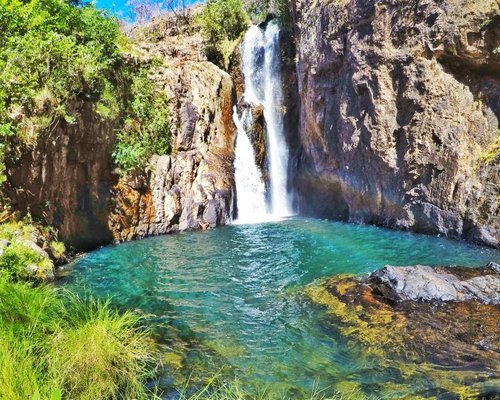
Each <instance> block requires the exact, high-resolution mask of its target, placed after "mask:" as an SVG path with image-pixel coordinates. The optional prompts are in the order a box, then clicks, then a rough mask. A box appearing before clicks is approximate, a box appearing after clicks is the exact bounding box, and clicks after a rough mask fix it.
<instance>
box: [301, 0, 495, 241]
mask: <svg viewBox="0 0 500 400" xmlns="http://www.w3.org/2000/svg"><path fill="white" fill-rule="evenodd" d="M294 20H295V22H294V24H295V29H296V41H297V49H298V85H299V93H300V106H301V111H300V126H299V140H300V143H299V146H298V147H297V149H296V160H295V161H296V163H295V164H296V165H295V166H296V169H297V173H296V178H295V187H296V190H297V193H298V198H299V208H300V210H301V211H302V212H304V213H306V214H313V215H320V216H325V217H333V218H338V219H343V220H350V221H354V222H365V223H373V224H378V225H384V226H388V227H393V228H398V229H409V230H414V231H418V232H425V233H430V234H443V235H446V236H449V237H453V238H465V239H468V240H471V241H474V242H478V243H482V244H487V245H490V246H498V245H499V240H500V207H499V193H500V163H499V161H500V160H499V157H498V137H499V132H500V131H499V119H500V79H499V78H500V48H499V46H500V8H499V4H498V2H496V1H495V0H478V1H467V0H442V1H441V0H423V1H416V0H408V1H396V0H383V1H377V2H374V1H371V0H350V1H345V0H342V1H341V0H337V1H322V0H319V1H313V2H310V1H308V0H297V1H295V2H294Z"/></svg>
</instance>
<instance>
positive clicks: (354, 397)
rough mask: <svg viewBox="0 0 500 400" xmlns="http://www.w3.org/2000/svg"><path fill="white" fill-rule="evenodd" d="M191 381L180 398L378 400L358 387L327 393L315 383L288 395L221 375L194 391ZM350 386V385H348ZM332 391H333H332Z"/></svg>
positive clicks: (220, 399) (225, 399) (222, 399)
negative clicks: (251, 387)
mask: <svg viewBox="0 0 500 400" xmlns="http://www.w3.org/2000/svg"><path fill="white" fill-rule="evenodd" d="M189 386H190V385H189V381H188V382H187V383H186V384H185V386H184V387H183V388H182V390H181V391H180V394H179V400H298V399H300V400H376V399H377V398H376V397H374V396H367V395H366V394H364V393H363V392H362V391H361V390H359V389H358V388H356V387H354V388H353V387H351V388H349V389H346V390H342V391H333V392H334V393H333V394H326V392H327V390H326V389H319V387H318V386H317V385H314V387H313V388H312V390H311V391H310V393H303V394H297V393H294V394H293V395H287V394H283V393H276V392H274V391H272V390H270V389H266V388H264V389H261V390H260V391H257V394H255V391H253V390H252V392H249V391H247V390H245V389H244V388H243V387H242V385H241V384H240V383H239V382H238V381H230V382H228V381H225V380H224V379H222V378H221V377H220V376H219V375H217V376H215V377H214V378H212V379H211V380H210V381H209V382H208V383H207V384H206V385H205V387H203V388H202V389H200V390H198V391H195V392H194V393H193V391H192V390H190V388H189ZM348 386H349V385H348ZM330 392H331V391H330Z"/></svg>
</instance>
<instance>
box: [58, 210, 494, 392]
mask: <svg viewBox="0 0 500 400" xmlns="http://www.w3.org/2000/svg"><path fill="white" fill-rule="evenodd" d="M489 261H496V262H500V252H499V251H496V250H492V249H487V248H482V247H478V246H474V245H470V244H466V243H462V242H455V241H451V240H448V239H444V238H437V237H430V236H425V235H417V234H412V233H403V232H397V231H391V230H386V229H382V228H376V227H370V226H358V225H349V224H343V223H337V222H330V221H321V220H315V219H301V218H293V219H288V220H284V221H281V222H274V223H264V224H256V225H234V226H228V227H224V228H220V229H217V230H211V231H206V232H189V233H181V234H177V235H170V236H164V237H156V238H150V239H146V240H142V241H136V242H131V243H126V244H122V245H117V246H109V247H105V248H102V249H100V250H98V251H95V252H92V253H89V254H87V255H85V256H84V257H82V258H80V259H78V260H77V261H75V262H74V263H72V264H71V265H70V266H68V267H67V268H66V270H65V271H64V272H63V274H62V275H63V278H62V279H61V280H60V281H59V282H60V284H61V285H64V286H66V287H68V288H70V289H72V290H76V291H86V292H87V293H91V294H92V295H94V296H96V297H108V296H111V297H112V302H113V303H114V304H116V305H117V306H119V307H122V308H127V309H138V310H140V311H141V312H143V313H145V314H147V315H148V318H149V320H150V322H151V324H152V326H153V327H154V331H155V333H156V335H157V336H158V338H159V339H160V340H161V341H162V342H163V343H165V344H166V346H168V347H167V349H166V350H165V354H166V356H165V359H166V362H165V365H166V367H165V372H164V377H163V379H162V381H161V386H163V387H169V386H171V387H174V386H175V385H176V382H178V381H179V379H181V378H182V377H184V378H185V377H188V376H190V382H192V385H193V386H195V385H196V384H197V382H202V381H203V379H208V378H210V377H211V376H214V375H216V374H219V373H220V374H222V375H223V376H226V375H227V376H228V377H231V379H238V381H239V382H240V383H241V385H242V386H243V387H244V388H247V389H248V390H250V391H251V390H256V391H262V389H263V388H266V389H267V390H268V391H269V393H276V394H279V395H280V396H283V397H288V398H297V399H300V398H305V397H307V396H306V394H307V393H310V392H311V391H312V390H313V388H315V387H318V388H321V389H324V392H323V393H325V394H328V393H330V392H333V391H335V390H340V389H344V388H348V389H349V390H351V389H352V390H356V391H357V392H359V393H361V394H363V395H367V396H371V395H376V396H379V397H382V398H402V397H405V396H406V397H407V398H416V396H417V395H423V393H424V392H425V393H428V390H429V387H432V386H433V385H436V384H435V383H433V382H431V381H430V379H429V380H427V379H426V376H425V373H423V374H422V379H421V380H413V381H412V382H411V383H409V384H406V383H405V385H401V384H402V383H403V381H404V378H403V377H402V374H401V371H398V370H397V369H395V368H392V367H391V362H388V363H387V364H385V365H383V364H382V363H381V362H380V360H379V359H377V358H373V357H367V356H365V354H364V352H363V349H362V348H361V347H358V346H353V345H352V343H350V342H348V341H346V340H345V338H343V337H342V336H341V335H340V334H339V333H338V331H336V330H335V326H334V324H333V325H332V324H331V323H326V321H325V310H324V309H322V307H319V306H316V305H314V304H311V303H310V302H308V301H307V300H306V299H305V297H304V296H303V294H302V293H303V289H304V287H305V286H306V285H309V284H311V283H313V282H314V281H316V280H318V279H320V278H323V277H328V276H332V275H337V274H356V275H362V274H367V273H369V272H371V271H373V270H375V269H378V268H381V267H383V266H384V265H386V264H391V265H398V266H405V265H415V264H425V265H435V266H437V265H462V266H471V267H472V266H480V265H484V264H485V263H487V262H489ZM391 387H397V390H396V389H391ZM167 393H169V394H168V395H167V397H166V398H175V392H174V391H167ZM360 396H361V395H360ZM408 396H409V397H408ZM276 397H279V396H278V395H276ZM359 398H362V397H359Z"/></svg>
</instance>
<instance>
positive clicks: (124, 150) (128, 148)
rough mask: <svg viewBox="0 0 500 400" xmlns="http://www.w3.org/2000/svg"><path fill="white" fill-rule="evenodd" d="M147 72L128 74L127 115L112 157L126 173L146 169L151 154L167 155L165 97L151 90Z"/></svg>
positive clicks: (168, 147) (167, 121)
mask: <svg viewBox="0 0 500 400" xmlns="http://www.w3.org/2000/svg"><path fill="white" fill-rule="evenodd" d="M148 72H149V70H148V69H147V68H141V69H139V70H138V71H134V70H132V71H130V74H131V77H130V78H129V79H130V81H131V84H130V90H129V93H128V95H127V98H128V99H129V101H128V107H127V110H126V115H127V116H126V118H125V123H124V127H123V129H122V130H121V131H119V132H118V134H117V139H118V143H117V146H116V150H115V152H114V154H113V156H114V159H115V162H116V164H117V165H118V166H119V167H120V168H122V169H123V170H124V171H125V172H129V171H132V170H134V169H138V168H143V167H145V165H146V164H147V162H148V161H149V159H150V158H151V156H152V155H154V154H158V155H163V154H167V153H168V152H169V151H170V147H171V146H170V140H171V138H170V124H169V117H168V98H167V95H166V94H165V93H164V92H160V91H158V90H156V89H155V88H154V86H153V83H152V82H151V80H150V79H149V77H148Z"/></svg>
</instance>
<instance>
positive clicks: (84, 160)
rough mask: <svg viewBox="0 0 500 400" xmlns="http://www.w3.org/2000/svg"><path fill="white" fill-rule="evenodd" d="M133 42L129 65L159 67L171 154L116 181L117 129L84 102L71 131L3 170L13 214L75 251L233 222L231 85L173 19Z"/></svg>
mask: <svg viewBox="0 0 500 400" xmlns="http://www.w3.org/2000/svg"><path fill="white" fill-rule="evenodd" d="M132 40H133V42H134V49H133V52H134V55H133V56H131V57H132V59H131V60H129V62H139V63H154V64H155V65H158V66H157V67H155V68H154V69H153V71H154V75H153V76H150V78H151V79H152V81H153V82H154V84H155V85H156V86H157V88H158V89H159V90H162V91H165V92H166V94H167V96H168V98H169V118H170V129H171V136H172V152H171V154H169V155H164V156H155V157H153V159H152V160H151V162H150V163H149V166H148V167H147V168H146V169H145V170H144V171H136V172H134V173H131V174H128V175H127V176H126V177H125V176H122V175H120V174H119V173H118V171H116V170H115V167H114V166H113V160H112V152H113V150H114V148H115V140H116V139H115V135H114V132H113V130H114V129H116V128H117V127H118V124H116V123H111V122H105V121H104V120H102V119H101V118H100V117H99V115H98V114H97V113H96V112H95V105H94V104H93V103H91V102H82V103H75V104H74V109H73V110H72V112H71V114H72V115H74V116H76V121H75V123H74V124H67V123H66V122H64V121H59V122H58V123H57V125H56V126H54V127H53V129H50V131H49V132H47V133H45V134H44V135H43V136H42V137H40V138H39V140H38V143H37V145H36V146H35V147H34V148H26V149H24V151H23V152H22V154H21V155H20V157H19V159H18V160H16V161H15V162H13V163H12V164H11V165H8V166H7V172H8V184H7V185H6V187H7V194H8V198H9V199H10V203H11V206H12V208H13V209H14V210H19V211H21V212H30V213H31V215H32V216H33V217H34V218H36V219H37V220H40V221H42V222H43V223H45V224H48V225H51V226H54V227H55V228H57V229H58V231H59V235H60V237H61V239H63V240H64V241H65V242H66V243H67V244H70V245H71V246H72V247H73V248H74V249H76V250H89V249H92V248H95V247H97V246H99V245H104V244H108V243H111V242H112V241H125V240H131V239H136V238H142V237H146V236H150V235H158V234H164V233H169V232H174V231H181V230H189V229H207V228H209V227H215V226H219V225H224V224H226V223H227V221H228V220H229V219H230V218H231V216H232V204H233V195H234V194H233V192H234V189H233V188H234V182H233V180H234V178H233V176H234V172H233V160H234V139H235V127H234V125H233V122H232V106H233V104H234V98H235V93H234V88H233V83H232V80H231V77H230V76H229V75H228V74H227V73H226V72H224V71H222V70H221V69H219V68H218V67H216V66H215V65H214V64H212V63H210V62H208V61H207V60H206V58H205V56H204V55H203V51H202V48H203V46H202V38H201V35H199V34H191V33H189V34H188V33H187V32H186V31H185V27H184V28H183V27H182V25H180V24H178V23H177V21H176V19H172V18H166V19H159V20H157V21H155V22H154V23H152V24H150V25H148V26H146V27H143V28H141V30H140V31H138V32H133V33H132ZM159 61H161V63H160V62H159Z"/></svg>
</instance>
